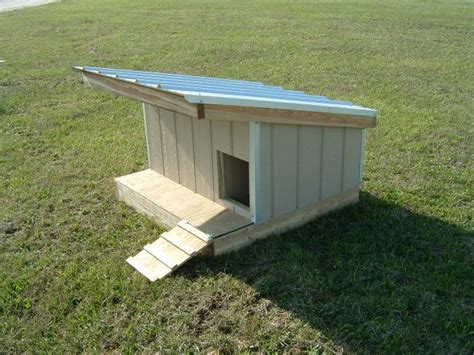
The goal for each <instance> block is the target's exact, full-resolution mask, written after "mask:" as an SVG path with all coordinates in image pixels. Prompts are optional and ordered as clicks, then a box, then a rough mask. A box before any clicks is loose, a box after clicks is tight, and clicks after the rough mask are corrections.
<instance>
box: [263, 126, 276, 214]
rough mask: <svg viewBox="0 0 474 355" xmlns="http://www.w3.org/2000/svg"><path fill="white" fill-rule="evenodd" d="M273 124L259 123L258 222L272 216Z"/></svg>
mask: <svg viewBox="0 0 474 355" xmlns="http://www.w3.org/2000/svg"><path fill="white" fill-rule="evenodd" d="M272 132H273V125H271V124H268V123H260V189H261V191H260V222H264V221H267V220H269V219H271V218H272V216H273V214H272V199H273V196H272V195H273V194H272V191H273V187H272V166H273V164H272V136H273V133H272Z"/></svg>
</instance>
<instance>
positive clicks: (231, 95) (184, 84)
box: [77, 67, 377, 117]
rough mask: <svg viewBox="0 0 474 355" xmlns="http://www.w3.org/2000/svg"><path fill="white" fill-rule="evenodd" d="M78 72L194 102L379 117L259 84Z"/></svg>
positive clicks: (347, 104) (108, 71)
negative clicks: (141, 86)
mask: <svg viewBox="0 0 474 355" xmlns="http://www.w3.org/2000/svg"><path fill="white" fill-rule="evenodd" d="M77 69H80V70H83V71H86V72H92V73H96V74H100V75H103V76H107V77H112V78H116V79H121V80H127V81H133V82H135V83H137V84H140V85H143V86H149V87H155V88H160V89H161V90H165V91H169V92H173V93H177V94H180V95H183V96H184V97H185V99H186V100H187V101H188V102H190V103H201V104H214V105H230V106H245V107H259V108H273V109H285V110H299V111H310V112H330V113H339V114H347V115H360V116H368V117H376V115H377V111H376V110H373V109H369V108H365V107H361V106H356V105H353V104H352V103H351V102H348V101H339V100H332V99H329V98H327V97H326V96H318V95H307V94H305V93H304V92H302V91H295V90H286V89H283V88H281V87H278V86H269V85H265V84H263V83H261V82H255V81H244V80H231V79H219V78H210V77H203V76H193V75H183V74H170V73H160V72H150V71H137V70H125V69H112V68H100V67H77Z"/></svg>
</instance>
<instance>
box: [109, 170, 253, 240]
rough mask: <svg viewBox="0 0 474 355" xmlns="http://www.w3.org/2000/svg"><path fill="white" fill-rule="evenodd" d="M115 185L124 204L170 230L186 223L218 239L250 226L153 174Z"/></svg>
mask: <svg viewBox="0 0 474 355" xmlns="http://www.w3.org/2000/svg"><path fill="white" fill-rule="evenodd" d="M115 182H116V186H117V194H118V195H119V198H120V199H121V200H122V201H124V202H125V203H127V204H129V205H130V206H132V207H134V208H135V209H136V210H137V211H139V212H141V213H144V214H146V215H148V216H150V217H152V218H154V219H155V220H156V221H158V222H159V223H163V224H165V225H166V226H167V227H169V228H174V227H175V226H176V225H177V224H178V222H179V221H180V220H183V219H185V220H187V221H189V222H190V223H191V224H192V225H193V226H195V227H196V228H199V229H200V230H201V231H203V232H204V233H208V234H211V235H213V236H217V235H222V234H225V233H228V232H229V231H232V230H235V229H239V228H242V227H244V226H246V225H248V224H250V223H251V221H250V220H249V219H248V218H244V217H242V216H240V215H238V214H236V213H234V212H232V211H229V210H228V209H226V208H225V207H223V206H221V205H219V204H217V203H215V202H213V201H212V200H210V199H207V198H205V197H203V196H201V195H199V194H195V193H194V192H193V191H191V190H189V189H187V188H185V187H184V186H181V185H180V184H178V183H176V182H174V181H172V180H170V179H168V178H166V177H164V176H163V175H161V174H159V173H157V172H155V171H153V170H144V171H140V172H138V173H134V174H130V175H126V176H122V177H119V178H116V179H115Z"/></svg>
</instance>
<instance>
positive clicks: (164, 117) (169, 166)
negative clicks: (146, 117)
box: [159, 108, 179, 183]
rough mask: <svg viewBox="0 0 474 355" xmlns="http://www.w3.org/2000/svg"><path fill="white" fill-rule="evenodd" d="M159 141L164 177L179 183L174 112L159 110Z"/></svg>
mask: <svg viewBox="0 0 474 355" xmlns="http://www.w3.org/2000/svg"><path fill="white" fill-rule="evenodd" d="M159 110H160V111H159V112H160V123H161V139H162V142H163V161H164V173H165V174H164V175H165V176H166V177H167V178H169V179H171V180H173V181H176V182H177V183H179V167H178V151H177V144H176V125H175V119H174V112H173V111H169V110H166V109H162V108H160V109H159Z"/></svg>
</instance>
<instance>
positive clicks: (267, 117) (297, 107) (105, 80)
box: [74, 67, 377, 128]
mask: <svg viewBox="0 0 474 355" xmlns="http://www.w3.org/2000/svg"><path fill="white" fill-rule="evenodd" d="M74 68H75V69H76V70H77V71H79V72H81V73H82V76H83V78H84V81H85V82H86V83H87V84H88V85H90V86H91V87H95V88H99V89H103V90H106V91H109V92H112V93H114V94H117V95H121V96H126V97H129V98H131V99H133V100H137V101H140V102H144V103H147V104H151V105H155V106H159V107H162V108H165V109H168V110H171V111H175V112H178V113H181V114H184V115H187V116H190V117H192V118H196V119H204V118H207V119H220V120H232V121H254V122H255V121H256V122H268V123H285V124H304V125H319V126H336V127H354V128H370V127H375V125H376V116H377V111H376V110H372V109H367V108H364V107H360V106H352V105H351V106H347V105H338V104H331V103H328V102H324V103H319V102H301V101H296V100H284V99H272V98H259V97H251V96H243V95H227V94H215V93H212V94H208V93H202V92H195V91H189V90H164V89H162V88H161V87H160V86H159V85H150V84H144V83H141V82H140V81H138V80H132V79H125V78H119V77H116V76H114V75H110V74H103V73H101V72H100V71H94V70H87V69H86V68H83V67H74Z"/></svg>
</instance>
